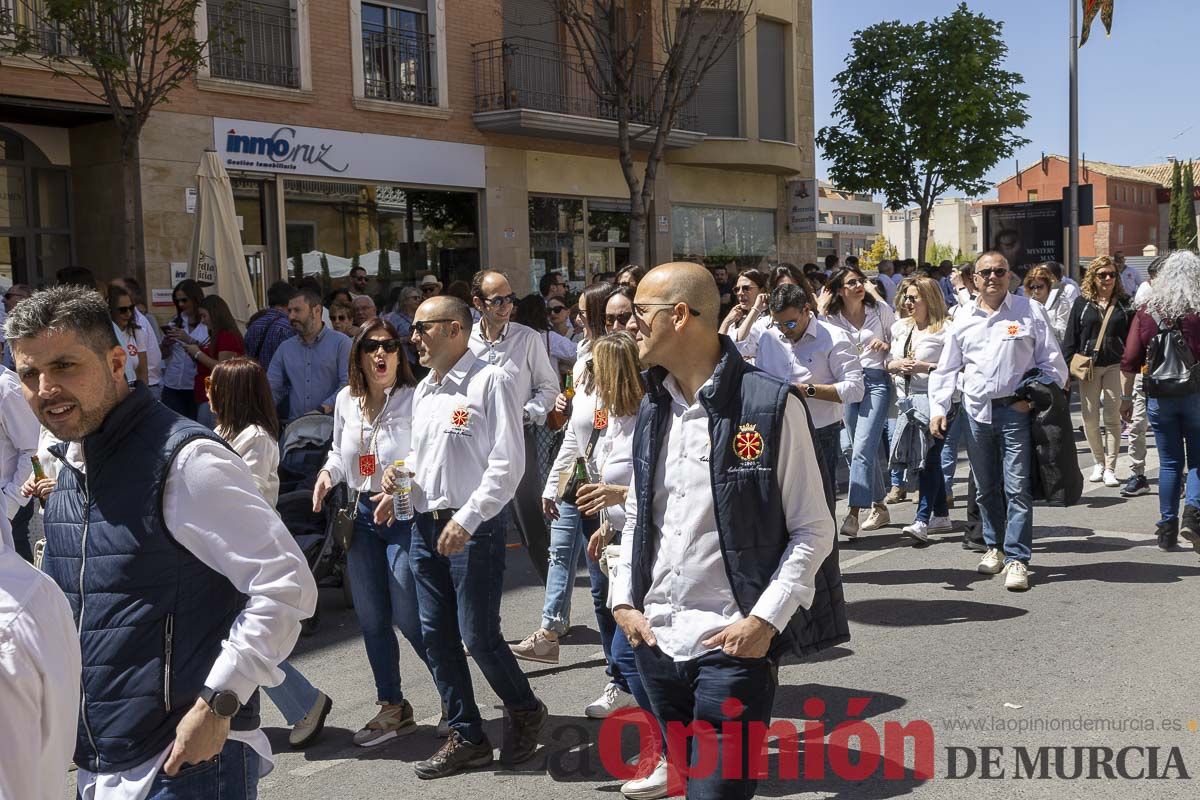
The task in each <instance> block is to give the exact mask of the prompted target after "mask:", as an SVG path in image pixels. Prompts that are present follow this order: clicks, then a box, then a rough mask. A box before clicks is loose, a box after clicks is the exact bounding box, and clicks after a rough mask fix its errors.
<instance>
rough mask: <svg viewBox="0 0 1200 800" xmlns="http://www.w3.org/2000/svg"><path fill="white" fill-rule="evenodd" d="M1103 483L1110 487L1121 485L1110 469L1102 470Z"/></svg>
mask: <svg viewBox="0 0 1200 800" xmlns="http://www.w3.org/2000/svg"><path fill="white" fill-rule="evenodd" d="M1104 485H1105V486H1111V487H1117V486H1120V485H1121V482H1120V481H1119V480H1117V475H1116V473H1115V472H1113V471H1112V470H1111V469H1106V470H1104Z"/></svg>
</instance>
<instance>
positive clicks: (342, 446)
mask: <svg viewBox="0 0 1200 800" xmlns="http://www.w3.org/2000/svg"><path fill="white" fill-rule="evenodd" d="M386 394H387V398H386V399H385V400H384V403H383V408H382V409H380V411H379V416H378V417H376V419H375V422H374V424H372V423H370V422H367V421H366V420H365V419H363V415H362V406H361V405H360V404H359V399H358V398H357V397H352V396H351V395H350V387H349V386H343V387H342V389H341V390H340V391H339V392H338V393H337V399H336V400H334V403H333V448H332V449H331V450H330V451H329V457H328V458H327V459H325V467H324V468H325V469H327V470H329V476H330V477H331V478H332V479H333V482H334V484H338V483H345V484H346V486H347V487H349V488H350V489H351V490H353V491H358V492H379V491H381V490H382V488H383V470H384V468H386V467H389V466H391V465H392V464H393V463H395V462H396V461H398V460H400V459H407V458H408V454H409V451H410V450H411V449H412V439H411V437H412V411H413V389H412V387H410V386H401V387H400V388H399V389H388V390H386ZM376 428H378V429H379V433H378V434H376V433H375V429H376ZM372 436H374V437H375V448H374V450H370V452H371V453H373V454H374V456H375V472H374V474H372V475H363V474H362V472H361V471H360V470H359V458H360V457H361V456H363V455H365V454H366V453H367V452H368V450H369V449H370V446H371V437H372ZM405 466H406V467H408V465H407V464H405ZM408 469H412V468H411V467H408Z"/></svg>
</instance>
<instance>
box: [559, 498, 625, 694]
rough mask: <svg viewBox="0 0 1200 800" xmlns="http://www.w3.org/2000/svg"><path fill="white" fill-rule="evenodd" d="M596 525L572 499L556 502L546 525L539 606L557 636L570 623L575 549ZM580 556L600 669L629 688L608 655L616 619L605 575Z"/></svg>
mask: <svg viewBox="0 0 1200 800" xmlns="http://www.w3.org/2000/svg"><path fill="white" fill-rule="evenodd" d="M599 528H600V521H599V520H598V519H597V518H595V517H584V516H583V515H581V514H580V513H579V508H578V507H577V506H576V505H575V504H574V503H565V502H560V503H559V504H558V519H556V520H555V521H554V524H553V525H551V526H550V560H549V569H548V570H547V572H546V600H545V604H544V605H543V607H542V627H543V628H545V629H546V630H548V631H550V632H551V633H556V634H558V635H559V636H561V635H563V634H564V633H566V632H567V631H568V630H569V629H570V627H571V590H572V589H573V588H574V584H575V565H576V564H578V563H579V553H580V551H581V550H583V549H584V548H585V546H586V545H587V540H588V537H590V536H591V535H592V534H593V533H595V532H596V531H597V530H599ZM584 560H585V561H587V567H588V578H589V583H590V584H591V589H592V605H593V606H594V607H595V610H596V626H597V628H598V629H599V631H600V646H601V648H602V649H603V650H604V660H605V661H606V662H608V666H607V667H606V668H605V670H604V671H605V673H606V674H607V675H608V677H609V678H610V679H611V680H612V682H613V683H615V684H617V685H618V686H620V687H621V688H622V689H624V690H625V691H629V685H628V683H627V682H626V680H625V677H624V675H623V674H622V671H621V668H620V666H619V665H617V664H616V663H614V661H613V658H612V642H613V635H614V634H615V633H616V632H617V623H616V621H615V620H614V619H613V615H612V611H611V610H609V608H608V576H607V575H605V574H604V573H603V572H601V571H600V565H599V564H597V563H596V562H595V561H592V560H591V559H590V558H587V557H586V556H585V557H584Z"/></svg>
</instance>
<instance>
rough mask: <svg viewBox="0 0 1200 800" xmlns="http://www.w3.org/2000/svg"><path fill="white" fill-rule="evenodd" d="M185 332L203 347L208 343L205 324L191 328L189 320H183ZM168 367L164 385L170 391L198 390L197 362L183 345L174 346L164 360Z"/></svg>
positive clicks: (165, 372) (164, 370) (165, 371)
mask: <svg viewBox="0 0 1200 800" xmlns="http://www.w3.org/2000/svg"><path fill="white" fill-rule="evenodd" d="M183 332H184V333H186V334H187V335H188V336H191V337H192V338H193V339H195V340H196V341H197V342H199V343H200V344H201V345H203V344H204V343H205V342H207V341H208V328H206V327H205V326H204V323H196V327H194V328H192V327H189V325H188V322H187V318H186V317H185V318H184V319H183ZM163 362H164V363H165V364H166V366H165V367H164V369H163V374H162V385H163V386H165V387H167V388H168V389H178V390H180V391H183V390H186V391H189V392H190V391H192V390H193V389H195V388H196V386H195V384H196V362H195V361H192V357H191V356H189V355H188V354H187V351H185V350H184V349H183V345H181V344H178V343H175V344H172V345H171V347H170V350H169V352H168V354H167V356H166V357H165V358H164V359H163Z"/></svg>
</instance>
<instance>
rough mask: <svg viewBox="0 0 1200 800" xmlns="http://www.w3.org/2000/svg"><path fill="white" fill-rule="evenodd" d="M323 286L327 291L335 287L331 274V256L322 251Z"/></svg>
mask: <svg viewBox="0 0 1200 800" xmlns="http://www.w3.org/2000/svg"><path fill="white" fill-rule="evenodd" d="M321 287H322V288H323V289H324V290H325V291H327V292H328V291H329V290H330V289H332V288H333V276H332V275H330V274H329V256H327V255H325V254H324V253H321Z"/></svg>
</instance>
